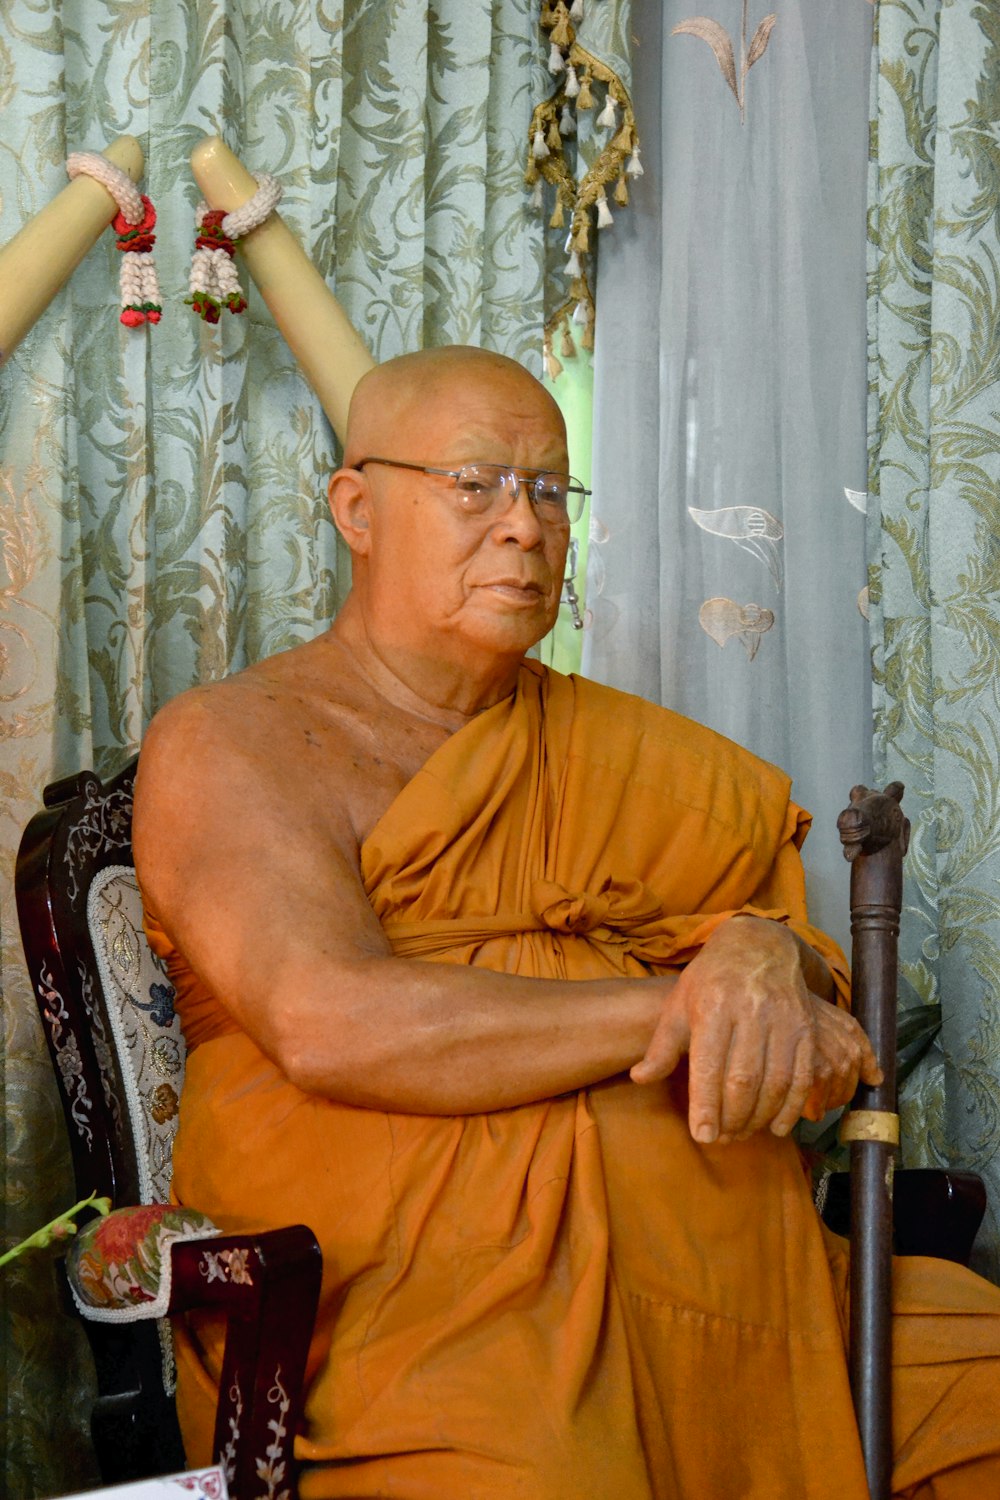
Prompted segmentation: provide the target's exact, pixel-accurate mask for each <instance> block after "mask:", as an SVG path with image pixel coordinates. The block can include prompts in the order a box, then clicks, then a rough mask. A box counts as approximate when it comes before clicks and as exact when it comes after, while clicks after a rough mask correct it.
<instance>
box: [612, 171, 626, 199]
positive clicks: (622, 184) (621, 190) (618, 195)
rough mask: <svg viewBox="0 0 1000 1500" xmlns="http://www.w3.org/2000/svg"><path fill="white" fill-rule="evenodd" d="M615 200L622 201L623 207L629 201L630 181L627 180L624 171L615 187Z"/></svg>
mask: <svg viewBox="0 0 1000 1500" xmlns="http://www.w3.org/2000/svg"><path fill="white" fill-rule="evenodd" d="M615 202H616V203H620V204H621V206H622V208H624V207H625V205H626V204H627V203H628V183H627V182H626V181H625V173H624V172H623V173H622V175H621V176H620V177H619V179H618V184H617V186H616V188H615Z"/></svg>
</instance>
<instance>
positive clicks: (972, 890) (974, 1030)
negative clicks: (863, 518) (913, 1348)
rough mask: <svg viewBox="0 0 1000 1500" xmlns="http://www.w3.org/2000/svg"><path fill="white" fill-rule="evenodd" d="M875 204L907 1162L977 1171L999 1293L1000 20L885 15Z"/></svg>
mask: <svg viewBox="0 0 1000 1500" xmlns="http://www.w3.org/2000/svg"><path fill="white" fill-rule="evenodd" d="M875 57H876V64H877V70H876V73H875V77H874V89H873V140H874V141H875V142H876V151H875V153H874V159H873V162H872V168H871V186H870V215H869V224H870V299H869V328H870V334H871V366H870V369H871V377H870V378H871V402H870V414H869V419H870V440H871V450H870V488H871V493H872V505H871V508H870V512H869V555H870V563H871V579H872V587H871V593H872V615H871V620H872V646H873V661H874V669H875V707H876V736H875V750H876V755H875V761H876V768H877V772H878V775H879V777H880V779H883V780H886V779H898V780H900V781H903V782H905V783H906V789H907V790H906V798H905V801H904V807H905V808H906V810H907V812H908V815H909V817H910V820H911V823H912V830H913V831H912V838H911V845H910V854H909V857H908V859H907V863H906V886H905V892H904V903H905V907H904V913H903V927H902V977H903V987H904V997H905V998H906V999H908V1001H909V1003H911V1004H914V1003H918V1002H923V1003H925V1004H931V1003H933V1002H935V1001H939V1002H940V1004H941V1006H942V1013H943V1026H942V1030H941V1033H940V1036H939V1041H938V1045H937V1047H936V1048H935V1050H934V1051H933V1052H932V1054H931V1055H930V1056H929V1057H928V1058H927V1059H926V1061H925V1062H924V1064H923V1065H922V1066H921V1068H920V1070H919V1071H918V1073H917V1074H916V1075H914V1077H913V1078H912V1079H911V1081H910V1083H909V1085H908V1088H907V1090H906V1095H905V1097H904V1101H903V1124H904V1139H905V1141H906V1142H907V1148H906V1150H907V1159H908V1160H909V1161H910V1162H912V1163H913V1164H921V1165H932V1164H937V1163H950V1164H952V1165H954V1166H958V1167H963V1168H967V1169H970V1170H973V1171H976V1172H979V1173H980V1174H981V1175H982V1176H983V1177H984V1178H985V1180H986V1185H987V1190H988V1194H989V1199H990V1207H989V1210H988V1217H987V1221H986V1224H985V1226H984V1229H983V1231H982V1232H981V1233H980V1236H979V1240H978V1242H977V1247H976V1252H975V1254H976V1261H975V1263H976V1265H977V1269H979V1270H981V1271H982V1272H983V1273H984V1274H986V1275H989V1276H991V1277H992V1278H993V1279H994V1280H1000V1219H998V1205H1000V1159H998V1155H997V1151H998V1146H1000V1010H998V999H1000V896H998V890H1000V775H998V766H1000V672H998V668H1000V501H998V498H997V497H998V493H1000V490H998V483H1000V417H998V414H997V404H998V402H997V393H998V385H997V381H998V378H1000V344H998V341H997V333H996V330H997V326H998V322H1000V200H998V185H1000V143H998V138H997V127H996V121H997V118H998V115H1000V14H998V12H997V9H996V7H995V6H992V5H988V4H978V3H973V0H961V3H957V4H951V5H947V4H941V3H939V0H908V3H907V4H906V5H902V4H896V5H890V4H882V5H881V6H880V8H879V12H878V25H877V36H876V45H875Z"/></svg>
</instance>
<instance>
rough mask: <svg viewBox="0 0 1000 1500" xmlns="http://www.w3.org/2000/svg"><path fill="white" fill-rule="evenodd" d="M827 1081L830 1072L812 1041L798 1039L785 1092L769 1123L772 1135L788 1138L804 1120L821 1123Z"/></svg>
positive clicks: (806, 1037) (827, 1087)
mask: <svg viewBox="0 0 1000 1500" xmlns="http://www.w3.org/2000/svg"><path fill="white" fill-rule="evenodd" d="M830 1079H831V1071H830V1068H829V1067H828V1065H827V1064H826V1062H825V1060H823V1059H820V1058H818V1057H817V1053H816V1046H815V1041H814V1038H813V1037H811V1036H803V1037H801V1038H800V1039H799V1042H798V1045H797V1046H796V1048H795V1058H794V1062H793V1065H792V1076H791V1080H790V1082H789V1085H788V1090H787V1092H786V1094H785V1097H784V1099H783V1100H782V1103H781V1107H780V1108H779V1109H777V1110H776V1111H775V1113H774V1115H773V1116H772V1118H771V1120H770V1122H769V1124H770V1128H771V1132H772V1134H773V1135H787V1134H788V1132H789V1131H790V1130H791V1129H792V1128H793V1127H794V1126H795V1125H796V1124H797V1122H798V1121H799V1120H800V1119H802V1117H803V1116H805V1117H806V1118H807V1119H810V1120H819V1119H822V1117H823V1115H824V1114H825V1112H826V1111H825V1110H824V1108H823V1107H822V1103H821V1101H822V1100H823V1099H825V1097H826V1094H827V1091H828V1089H829V1084H830ZM817 1111H818V1112H817Z"/></svg>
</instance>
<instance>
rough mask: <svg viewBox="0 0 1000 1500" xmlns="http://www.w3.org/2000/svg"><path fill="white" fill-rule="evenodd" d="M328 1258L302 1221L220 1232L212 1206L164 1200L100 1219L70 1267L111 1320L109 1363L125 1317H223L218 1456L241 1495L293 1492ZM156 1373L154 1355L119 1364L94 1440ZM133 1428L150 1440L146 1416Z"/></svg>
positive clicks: (91, 1311) (98, 1316)
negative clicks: (204, 1209) (202, 1313)
mask: <svg viewBox="0 0 1000 1500" xmlns="http://www.w3.org/2000/svg"><path fill="white" fill-rule="evenodd" d="M322 1269H323V1263H322V1256H321V1254H320V1249H319V1246H318V1244H317V1243H316V1238H315V1236H314V1235H313V1233H312V1231H311V1230H309V1229H306V1228H304V1227H303V1226H302V1225H296V1226H293V1227H291V1228H287V1229H272V1230H265V1231H261V1232H259V1233H243V1234H228V1235H223V1234H219V1232H218V1230H217V1229H216V1227H215V1225H214V1224H213V1223H212V1222H211V1220H210V1219H208V1218H206V1217H205V1215H204V1214H200V1213H197V1212H196V1211H195V1210H192V1209H185V1208H178V1207H176V1206H175V1205H171V1204H163V1203H160V1204H149V1205H146V1206H145V1207H136V1208H122V1209H117V1210H115V1212H114V1213H112V1214H109V1215H108V1216H107V1218H104V1219H95V1220H93V1221H92V1222H91V1223H90V1224H88V1225H86V1226H85V1227H84V1229H83V1230H82V1231H81V1233H80V1235H79V1236H78V1238H77V1239H76V1241H75V1242H74V1244H73V1246H72V1248H71V1249H70V1252H69V1255H68V1257H67V1267H66V1270H67V1277H68V1280H69V1285H70V1289H71V1292H72V1295H73V1298H74V1301H75V1302H76V1304H77V1307H78V1309H79V1310H80V1312H81V1313H82V1314H83V1316H84V1317H85V1318H86V1319H88V1320H89V1321H90V1323H91V1325H92V1327H94V1332H95V1335H98V1326H100V1325H103V1328H102V1331H101V1332H100V1334H99V1335H98V1336H97V1347H96V1348H95V1355H97V1357H98V1359H99V1361H100V1359H101V1354H100V1351H101V1350H103V1349H106V1354H107V1358H106V1360H105V1362H106V1363H109V1364H111V1365H112V1366H115V1365H116V1364H117V1354H118V1345H117V1342H116V1338H118V1339H120V1337H121V1334H122V1333H124V1332H125V1328H124V1327H123V1326H122V1325H128V1324H131V1325H133V1326H134V1325H135V1324H136V1323H137V1322H141V1323H145V1324H146V1325H147V1326H149V1324H150V1322H151V1320H154V1319H159V1318H165V1317H166V1316H167V1315H170V1316H180V1315H182V1314H184V1313H189V1312H195V1311H199V1310H211V1311H215V1312H218V1313H220V1314H221V1315H223V1316H224V1317H225V1319H226V1344H225V1352H224V1356H223V1369H222V1380H221V1386H220V1399H219V1406H218V1409H217V1414H216V1426H215V1438H214V1445H213V1457H214V1459H215V1460H216V1462H218V1463H220V1464H221V1465H222V1467H223V1468H224V1470H225V1472H226V1478H227V1482H228V1484H229V1489H230V1495H231V1496H235V1497H236V1500H250V1497H251V1496H257V1495H259V1494H265V1495H266V1494H274V1495H279V1494H281V1493H282V1492H286V1491H287V1492H289V1493H290V1494H294V1493H295V1489H294V1469H293V1443H294V1439H295V1433H296V1430H297V1427H298V1424H299V1420H300V1418H301V1414H302V1403H303V1389H302V1387H303V1380H304V1376H305V1368H306V1358H307V1355H308V1351H309V1343H310V1340H311V1338H312V1331H313V1325H314V1322H315V1317H316V1307H317V1303H318V1301H319V1291H320V1280H321V1277H322ZM164 1328H165V1325H164ZM152 1333H153V1328H152V1327H150V1334H152ZM167 1350H168V1357H169V1336H167ZM156 1383H158V1382H155V1381H154V1380H153V1379H152V1377H151V1375H150V1373H149V1369H148V1366H147V1367H146V1368H145V1369H143V1368H142V1367H141V1366H132V1365H131V1364H129V1367H128V1368H127V1369H122V1370H121V1371H120V1372H117V1371H113V1372H112V1379H111V1380H110V1382H109V1381H105V1382H104V1384H105V1387H110V1388H109V1389H108V1391H107V1394H106V1395H104V1396H102V1397H101V1398H99V1401H98V1405H97V1407H96V1408H95V1417H96V1426H95V1441H101V1437H100V1432H99V1431H98V1429H100V1430H101V1431H103V1427H104V1424H105V1423H107V1424H108V1426H109V1436H110V1427H111V1425H112V1424H113V1423H114V1422H115V1420H116V1419H118V1420H120V1419H121V1417H122V1415H123V1413H125V1412H126V1411H131V1410H132V1409H134V1408H136V1405H137V1403H138V1402H141V1400H142V1397H143V1394H144V1387H146V1386H152V1385H153V1384H156ZM167 1385H168V1388H169V1385H170V1382H169V1381H168V1382H167ZM146 1394H148V1392H146ZM135 1420H136V1422H138V1421H139V1420H140V1419H139V1417H138V1416H136V1419H135ZM134 1437H135V1440H136V1443H137V1444H139V1445H140V1446H141V1437H140V1433H139V1431H138V1428H137V1429H136V1432H135V1434H134Z"/></svg>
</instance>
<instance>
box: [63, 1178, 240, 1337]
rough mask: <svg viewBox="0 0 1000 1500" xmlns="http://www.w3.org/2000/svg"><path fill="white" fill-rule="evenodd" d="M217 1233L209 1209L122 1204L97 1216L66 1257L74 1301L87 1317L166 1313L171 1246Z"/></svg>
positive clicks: (132, 1318)
mask: <svg viewBox="0 0 1000 1500" xmlns="http://www.w3.org/2000/svg"><path fill="white" fill-rule="evenodd" d="M218 1233H219V1231H218V1229H217V1228H216V1226H215V1225H214V1224H213V1223H212V1221H211V1219H209V1218H208V1217H207V1216H206V1215H205V1214H201V1213H198V1212H197V1210H195V1209H193V1208H178V1207H177V1205H176V1204H173V1203H150V1204H147V1205H146V1206H145V1207H143V1208H119V1209H116V1210H115V1211H114V1212H113V1213H110V1214H108V1216H107V1217H106V1218H103V1219H94V1220H93V1221H92V1222H91V1223H90V1224H88V1225H86V1227H85V1228H84V1229H82V1230H81V1231H80V1233H79V1234H78V1235H77V1237H76V1238H75V1239H74V1241H73V1244H72V1247H71V1249H70V1251H69V1254H68V1255H67V1257H66V1270H67V1273H68V1275H69V1284H70V1289H71V1291H72V1293H73V1300H74V1301H75V1303H76V1305H77V1307H78V1308H79V1309H80V1312H81V1313H82V1314H83V1316H84V1317H85V1318H91V1319H93V1320H94V1321H96V1322H100V1323H131V1322H136V1321H137V1320H138V1319H140V1318H162V1317H165V1316H166V1311H167V1307H168V1305H169V1303H170V1254H169V1251H170V1246H171V1245H172V1244H173V1243H174V1241H175V1240H198V1239H205V1238H208V1237H210V1236H213V1235H217V1234H218Z"/></svg>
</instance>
